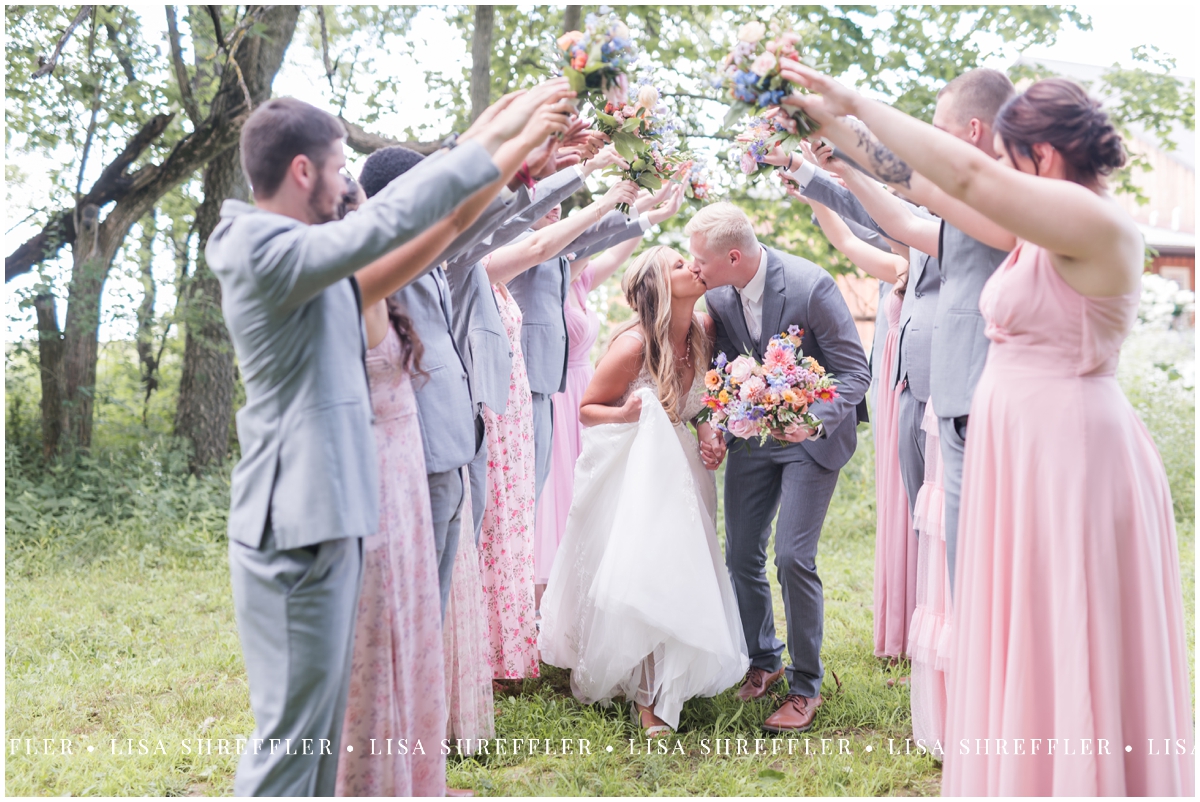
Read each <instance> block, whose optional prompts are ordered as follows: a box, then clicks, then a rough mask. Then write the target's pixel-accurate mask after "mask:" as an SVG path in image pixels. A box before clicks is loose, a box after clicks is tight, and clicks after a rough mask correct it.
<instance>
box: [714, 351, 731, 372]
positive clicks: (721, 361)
mask: <svg viewBox="0 0 1200 802" xmlns="http://www.w3.org/2000/svg"><path fill="white" fill-rule="evenodd" d="M728 362H729V360H728V359H726V357H725V352H724V351H722V352H721V353H719V354H717V359H716V361H715V362H713V364H714V365H716V366H717V368H723V367H725V365H726V364H727V363H728Z"/></svg>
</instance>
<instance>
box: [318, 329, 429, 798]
mask: <svg viewBox="0 0 1200 802" xmlns="http://www.w3.org/2000/svg"><path fill="white" fill-rule="evenodd" d="M367 374H368V376H369V378H370V384H371V405H372V407H373V409H374V411H375V424H374V430H375V448H376V451H377V452H378V454H379V530H378V531H377V532H376V533H375V534H374V535H371V536H370V537H368V538H364V539H363V579H362V591H361V593H360V595H359V599H358V616H357V619H356V621H355V629H354V656H353V662H352V664H351V668H350V691H349V696H348V698H347V702H346V716H345V719H344V723H343V725H342V741H343V743H346V744H353V745H354V746H355V751H353V752H345V751H343V752H342V753H341V755H340V756H339V758H338V771H337V786H336V794H337V795H338V796H444V795H445V793H446V758H445V757H444V756H443V755H442V750H441V741H442V738H444V737H445V732H446V694H445V685H444V684H443V680H442V672H443V659H442V622H441V600H440V595H439V592H438V574H437V555H436V553H435V552H434V545H433V517H432V514H431V512H430V508H429V484H428V482H427V480H426V478H425V457H424V451H423V449H422V446H421V429H420V425H419V424H418V423H417V399H416V396H414V395H413V389H412V381H411V379H410V378H409V375H408V371H406V370H405V369H404V368H403V367H401V365H400V338H399V337H397V336H396V332H395V330H394V329H393V328H392V327H391V326H388V331H387V336H386V337H385V338H384V340H383V342H381V343H380V344H379V345H378V346H376V347H375V348H372V349H371V350H370V351H368V352H367ZM372 738H373V739H375V751H376V754H371V747H370V744H371V739H372ZM388 739H391V745H390V747H389V745H388V744H389V742H388ZM402 741H403V742H404V743H405V747H406V751H407V754H403V755H402V754H399V752H400V750H401V746H400V742H402ZM418 742H419V744H420V752H418ZM389 750H390V753H389ZM422 752H423V754H422Z"/></svg>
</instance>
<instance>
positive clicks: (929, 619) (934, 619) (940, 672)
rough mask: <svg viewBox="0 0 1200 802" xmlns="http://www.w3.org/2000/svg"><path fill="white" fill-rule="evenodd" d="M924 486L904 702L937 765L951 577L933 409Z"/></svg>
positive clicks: (916, 521) (941, 749) (925, 424)
mask: <svg viewBox="0 0 1200 802" xmlns="http://www.w3.org/2000/svg"><path fill="white" fill-rule="evenodd" d="M921 428H922V429H923V430H924V431H925V481H924V483H923V484H922V485H921V489H920V491H919V492H918V493H917V500H916V503H915V504H914V511H913V529H915V530H916V531H917V533H918V537H919V540H918V544H917V608H916V609H915V610H913V616H912V624H910V625H909V629H908V653H909V656H910V657H911V658H912V674H911V681H910V683H909V701H910V704H911V707H912V726H913V740H914V741H916V742H917V744H918V746H924V747H925V748H926V749H929V750H930V752H932V753H933V755H934V757H936V758H937V759H939V760H941V759H942V758H943V757H944V756H945V750H946V666H947V665H949V663H950V643H951V638H950V624H949V615H950V573H949V571H947V570H946V527H945V523H944V517H943V512H944V511H945V509H946V497H945V490H944V489H943V486H942V473H943V471H942V452H941V451H940V450H939V449H940V448H941V444H940V443H939V441H938V419H937V415H936V414H935V413H934V411H933V404H926V405H925V419H924V420H923V421H922V422H921Z"/></svg>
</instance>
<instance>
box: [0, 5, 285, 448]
mask: <svg viewBox="0 0 1200 802" xmlns="http://www.w3.org/2000/svg"><path fill="white" fill-rule="evenodd" d="M246 14H248V15H251V16H253V18H254V19H255V20H256V24H255V27H254V29H253V33H251V34H247V35H246V36H245V37H243V38H242V39H240V40H239V41H240V44H239V45H238V47H237V49H236V52H235V54H234V58H235V60H236V61H237V63H238V65H239V66H240V68H241V69H240V70H227V71H225V75H224V76H223V78H222V81H221V85H220V88H219V89H218V91H217V93H216V95H215V96H214V98H213V101H212V105H211V108H210V110H209V116H208V118H207V119H206V120H205V121H204V125H202V126H200V127H199V128H197V129H196V130H195V131H193V132H192V133H191V134H189V135H188V136H186V137H185V138H183V139H182V140H180V141H179V142H178V143H177V144H176V145H175V147H174V148H172V150H171V152H170V154H169V155H168V156H167V158H166V159H165V160H164V161H163V162H162V163H161V164H157V165H148V166H146V167H143V168H141V169H139V170H138V171H137V172H135V173H134V174H132V175H130V176H127V177H124V178H121V174H122V173H123V172H124V167H123V166H118V165H117V163H114V164H113V165H110V167H109V169H108V170H106V171H105V173H104V174H103V175H102V176H101V181H100V182H97V183H98V184H99V183H101V182H103V181H105V180H106V177H107V180H109V181H110V182H111V181H112V180H113V178H112V177H108V173H109V172H111V171H113V170H114V169H115V170H116V172H117V178H118V179H119V181H120V182H121V184H120V188H119V195H118V196H117V197H116V201H117V202H116V205H115V206H114V207H113V209H112V211H110V212H109V213H108V215H107V216H106V217H105V218H104V221H103V222H100V223H98V221H97V218H98V216H99V209H98V208H96V205H95V204H90V205H88V206H83V207H82V209H81V210H80V215H79V221H78V224H77V225H76V226H75V236H74V237H73V240H72V251H73V266H72V270H71V282H70V297H69V300H68V305H67V325H66V330H65V331H64V336H63V340H64V351H65V355H64V358H63V363H64V368H65V407H66V414H67V428H66V431H65V434H66V436H67V437H70V438H71V439H72V440H73V441H74V443H75V445H77V446H79V447H80V448H83V449H87V448H89V447H90V446H91V442H92V413H93V407H94V394H95V387H96V356H97V344H98V335H99V327H100V304H101V296H102V293H103V289H104V281H105V279H106V278H107V276H108V271H109V269H110V268H111V266H112V260H113V256H114V255H115V254H116V252H117V250H118V249H119V248H120V246H121V243H122V242H123V241H124V239H125V236H126V235H127V234H128V233H129V229H130V227H131V226H132V225H133V224H134V223H135V222H137V221H138V220H139V219H141V218H142V217H143V216H144V215H146V214H148V213H149V212H150V211H151V210H152V209H153V208H154V207H155V205H156V204H157V203H158V201H159V200H160V199H161V198H162V196H163V195H165V194H166V193H167V192H169V191H170V190H171V188H172V187H174V186H175V185H177V184H179V183H180V182H181V181H183V180H185V179H187V178H188V177H189V176H190V175H192V174H193V173H194V172H195V171H196V170H197V169H199V168H200V167H202V166H204V165H205V164H207V163H208V162H209V161H210V160H211V159H213V158H214V157H216V156H217V155H219V154H221V153H223V152H225V151H227V150H229V149H230V148H232V147H233V146H234V145H235V144H236V143H237V137H238V134H239V132H240V130H241V125H242V123H243V122H244V121H245V119H246V117H247V116H248V114H249V112H250V111H251V108H250V106H254V105H257V104H258V103H259V102H261V100H263V99H265V98H266V97H269V95H270V91H271V84H272V82H273V81H274V79H275V73H276V72H278V71H279V67H280V65H281V64H282V63H283V56H284V53H285V51H286V50H287V47H288V45H289V44H290V42H291V39H292V35H293V33H294V32H295V29H296V19H297V17H298V15H299V7H297V6H252V7H250V8H249V10H247V12H246ZM239 73H240V77H239ZM243 79H244V82H245V83H244V86H243V83H242V80H243ZM247 91H248V92H249V94H250V100H251V103H250V104H249V106H248V104H247V103H246V92H247ZM160 116H161V115H160ZM167 119H168V121H169V119H170V118H169V117H168V118H167ZM163 127H165V123H164V125H163ZM159 131H160V133H161V129H159ZM143 147H144V145H143ZM114 191H118V190H114ZM39 236H42V235H39ZM22 249H25V246H22ZM22 249H19V251H18V252H21V250H22ZM39 254H41V256H40V258H47V257H48V256H51V255H53V253H50V252H46V251H44V250H43V251H39ZM40 258H39V259H38V260H39V261H40ZM9 261H15V260H14V257H12V256H10V257H9V259H8V260H6V262H5V275H6V276H8V274H9ZM16 267H18V265H14V269H15V268H16ZM45 428H46V427H45V426H44V427H43V431H45ZM49 447H50V449H51V452H54V451H57V450H58V449H59V448H60V444H58V443H55V444H53V445H52V446H49Z"/></svg>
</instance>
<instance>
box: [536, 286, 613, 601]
mask: <svg viewBox="0 0 1200 802" xmlns="http://www.w3.org/2000/svg"><path fill="white" fill-rule="evenodd" d="M594 275H595V274H594V272H593V271H592V268H590V267H586V268H584V270H583V272H582V273H580V274H579V278H577V279H575V281H573V282H572V283H571V296H572V298H571V299H568V301H567V305H566V309H565V310H564V311H565V314H566V318H567V342H568V343H569V345H570V348H569V349H568V354H567V389H566V390H564V391H563V392H561V393H555V394H554V395H553V396H551V397H550V401H551V403H552V404H553V405H554V445H553V448H552V450H551V452H550V478H549V479H548V480H547V482H546V486H545V487H543V488H542V496H541V499H540V500H539V501H538V508H537V525H536V526H535V527H534V536H533V556H534V565H535V567H536V579H535V581H536V582H537V584H539V585H544V584H546V582H547V581H548V580H549V578H550V566H552V565H553V564H554V555H555V554H557V553H558V544H559V543H561V542H562V537H563V532H565V531H566V529H567V512H568V511H569V510H570V509H571V495H572V494H573V493H574V491H575V463H576V461H577V460H578V459H579V454H580V453H581V452H582V451H583V427H582V426H580V425H579V404H580V402H582V401H583V393H584V391H586V390H587V386H588V383H589V382H590V381H591V380H592V374H593V373H595V370H593V369H592V358H591V353H592V346H593V345H595V344H596V337H597V336H598V335H599V333H600V319H599V318H598V317H596V313H595V312H593V311H591V310H590V309H588V308H587V296H588V293H589V292H591V291H592V280H593V277H594ZM572 299H573V300H574V303H572V302H571V301H572ZM576 304H578V306H577V305H576Z"/></svg>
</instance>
